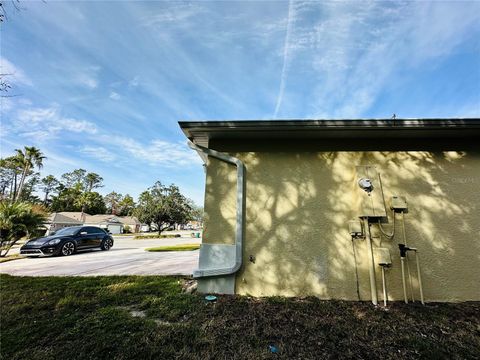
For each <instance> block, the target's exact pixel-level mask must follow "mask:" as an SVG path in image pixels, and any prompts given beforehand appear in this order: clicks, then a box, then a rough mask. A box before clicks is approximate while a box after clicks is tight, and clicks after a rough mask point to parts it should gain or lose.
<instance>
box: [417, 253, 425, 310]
mask: <svg viewBox="0 0 480 360" xmlns="http://www.w3.org/2000/svg"><path fill="white" fill-rule="evenodd" d="M415 259H416V260H417V276H418V287H419V288H420V302H421V303H422V305H425V301H424V300H423V285H422V274H421V273H420V262H419V260H418V251H415Z"/></svg>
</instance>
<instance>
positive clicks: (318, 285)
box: [203, 139, 480, 301]
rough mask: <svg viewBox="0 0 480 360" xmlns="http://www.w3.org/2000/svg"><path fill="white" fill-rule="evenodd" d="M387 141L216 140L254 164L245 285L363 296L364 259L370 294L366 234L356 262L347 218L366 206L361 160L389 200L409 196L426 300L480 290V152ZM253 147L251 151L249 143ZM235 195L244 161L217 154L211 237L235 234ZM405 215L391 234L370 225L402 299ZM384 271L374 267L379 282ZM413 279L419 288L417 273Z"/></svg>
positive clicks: (265, 291) (207, 237) (208, 213)
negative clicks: (230, 161)
mask: <svg viewBox="0 0 480 360" xmlns="http://www.w3.org/2000/svg"><path fill="white" fill-rule="evenodd" d="M390 143H391V144H389V142H388V141H381V142H379V143H376V144H372V143H371V142H369V141H367V140H365V139H364V140H359V141H357V142H356V144H355V143H354V144H350V145H349V146H347V150H348V151H342V149H344V148H345V146H344V145H343V144H336V143H335V142H332V141H324V142H321V143H320V142H319V141H316V142H315V141H301V142H299V141H297V140H295V141H294V140H292V141H285V140H283V141H281V142H280V141H278V142H275V141H271V142H268V143H266V142H264V141H263V142H262V141H261V140H254V139H252V140H251V141H249V143H248V146H245V144H241V143H236V142H235V141H229V142H226V141H220V140H218V141H214V142H211V145H210V147H212V148H214V149H215V150H219V151H225V152H229V153H230V154H231V155H233V156H235V157H238V158H239V159H241V160H242V161H243V162H244V163H245V166H246V171H247V175H246V176H247V183H246V194H247V200H246V225H245V230H246V232H245V238H244V252H243V266H242V268H241V269H240V271H239V272H238V274H237V277H236V292H237V293H240V294H252V295H255V296H270V295H286V296H306V295H315V296H318V297H320V298H325V299H328V298H341V299H350V300H356V299H357V292H356V276H355V268H356V266H357V269H358V276H359V290H360V297H361V299H363V300H367V299H370V284H369V277H368V267H367V266H368V262H367V256H366V254H367V249H366V246H365V241H362V240H355V252H356V260H357V262H356V264H355V260H354V253H353V249H352V241H351V237H350V234H349V231H348V221H349V220H350V219H353V218H356V217H357V216H358V209H359V204H360V201H361V200H360V191H361V190H359V188H358V186H357V185H356V174H355V167H356V166H357V165H374V166H376V167H377V171H378V172H379V173H380V174H381V179H382V185H383V192H384V196H385V199H386V200H387V206H388V199H389V198H390V197H391V196H392V195H402V196H406V198H407V201H408V205H409V211H408V214H406V215H405V222H406V237H407V241H408V244H409V245H410V246H413V247H416V248H418V250H419V255H420V257H419V259H420V262H421V265H422V280H423V285H424V293H425V297H426V299H427V300H429V301H434V300H442V301H459V300H478V298H479V295H480V290H479V289H480V278H479V277H478V273H479V270H480V255H479V254H480V245H479V242H478V241H477V239H476V236H478V234H479V233H480V225H479V221H478V220H479V219H480V216H479V215H480V211H479V205H478V204H479V203H480V191H479V189H480V186H479V184H480V168H479V164H480V162H479V161H480V152H479V151H478V150H475V149H474V148H473V144H471V143H468V142H467V143H462V142H460V141H458V140H455V139H453V140H452V141H444V142H442V143H441V144H435V143H432V142H431V141H428V142H426V141H424V140H422V139H417V140H410V141H409V142H408V144H407V145H406V146H405V144H404V146H403V149H405V148H407V149H409V151H405V150H400V148H401V146H399V144H398V143H392V142H391V141H390ZM246 147H248V148H249V149H253V150H252V151H251V152H241V151H240V150H241V149H242V148H246ZM374 149H376V150H374ZM410 149H412V150H410ZM235 196H236V174H235V168H234V167H233V166H230V165H227V164H225V163H222V162H220V161H218V160H216V159H209V164H208V166H207V181H206V196H205V229H206V230H205V231H204V240H203V241H204V242H208V243H227V244H233V243H234V234H235V230H234V229H235ZM389 217H390V221H389V224H387V225H385V228H386V230H387V231H390V229H391V224H392V217H391V213H390V215H389ZM399 220H400V219H399V218H397V226H396V234H395V237H394V239H393V240H387V239H385V238H382V237H381V236H380V232H379V230H378V226H377V225H372V226H371V230H372V236H373V244H374V246H375V247H384V248H388V249H389V250H390V254H391V257H392V267H391V269H390V270H388V271H387V282H388V292H389V298H390V300H401V299H403V290H402V283H401V273H400V257H399V252H398V245H397V244H398V243H403V234H402V227H401V225H400V221H399ZM475 235H476V236H475ZM251 256H252V257H253V259H254V261H250V258H251ZM413 260H414V256H411V257H410V261H411V269H412V273H413V274H416V271H415V263H414V262H413ZM380 274H381V273H380V267H378V266H377V267H376V275H377V288H378V289H381V275H380ZM414 287H415V290H416V294H418V283H417V281H416V277H414ZM416 296H417V298H418V295H416ZM379 298H381V291H379Z"/></svg>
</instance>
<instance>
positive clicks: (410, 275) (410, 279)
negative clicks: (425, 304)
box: [401, 211, 415, 302]
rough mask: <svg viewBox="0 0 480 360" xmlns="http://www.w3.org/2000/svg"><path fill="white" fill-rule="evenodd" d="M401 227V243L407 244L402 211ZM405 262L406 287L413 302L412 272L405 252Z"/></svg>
mask: <svg viewBox="0 0 480 360" xmlns="http://www.w3.org/2000/svg"><path fill="white" fill-rule="evenodd" d="M401 213H402V227H403V243H404V244H405V246H408V244H407V233H406V232H405V213H404V212H403V211H402V212H401ZM405 262H406V263H407V274H408V287H409V289H410V294H411V295H412V302H415V297H414V295H413V285H412V273H411V272H410V265H409V263H408V254H407V253H406V252H405Z"/></svg>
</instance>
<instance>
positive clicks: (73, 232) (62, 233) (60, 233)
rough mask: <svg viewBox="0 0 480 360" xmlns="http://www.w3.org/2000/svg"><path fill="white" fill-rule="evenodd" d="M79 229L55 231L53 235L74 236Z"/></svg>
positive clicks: (68, 228) (71, 228) (70, 228)
mask: <svg viewBox="0 0 480 360" xmlns="http://www.w3.org/2000/svg"><path fill="white" fill-rule="evenodd" d="M79 229H80V228H79V227H67V228H63V229H60V230H58V231H56V232H55V235H75V233H76V232H77V231H78V230H79Z"/></svg>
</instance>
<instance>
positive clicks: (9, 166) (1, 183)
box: [0, 155, 22, 200]
mask: <svg viewBox="0 0 480 360" xmlns="http://www.w3.org/2000/svg"><path fill="white" fill-rule="evenodd" d="M21 173H22V164H21V160H20V158H19V157H18V156H17V155H14V156H9V157H6V158H4V159H0V188H1V194H2V198H3V199H6V198H8V197H10V199H11V200H14V199H15V194H16V192H17V178H18V175H20V174H21Z"/></svg>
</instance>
